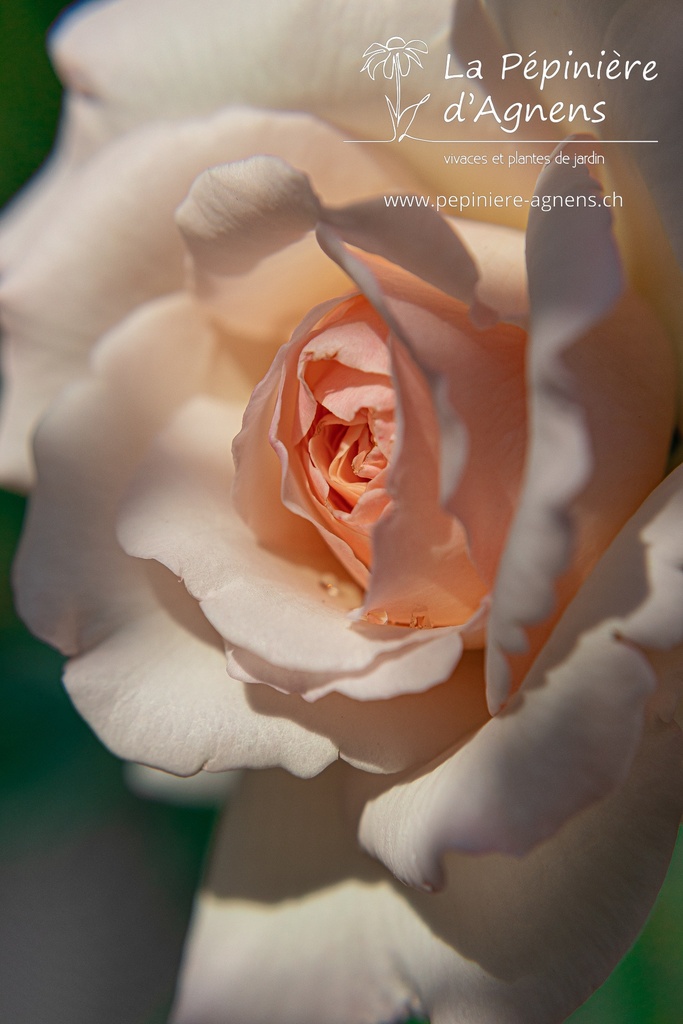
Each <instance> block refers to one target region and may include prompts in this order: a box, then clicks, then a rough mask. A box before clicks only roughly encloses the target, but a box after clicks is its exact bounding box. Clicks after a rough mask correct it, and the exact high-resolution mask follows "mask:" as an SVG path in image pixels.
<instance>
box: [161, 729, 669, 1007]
mask: <svg viewBox="0 0 683 1024" xmlns="http://www.w3.org/2000/svg"><path fill="white" fill-rule="evenodd" d="M682 758H683V744H682V743H681V738H680V734H679V733H678V730H676V729H675V728H662V729H654V730H653V732H652V733H651V734H650V735H649V736H648V738H647V741H646V743H645V744H644V746H643V749H642V751H641V754H640V756H639V758H638V761H637V762H636V765H635V766H634V770H633V772H632V773H631V776H630V777H629V779H628V781H627V782H626V784H625V786H624V787H623V789H621V790H620V791H619V792H618V793H617V794H615V796H614V797H612V798H611V799H610V800H609V801H606V802H603V803H602V804H600V805H598V806H597V807H595V808H594V809H591V810H590V811H588V812H586V813H584V814H582V815H579V816H577V817H576V818H575V819H574V820H573V821H572V822H571V823H570V824H569V825H568V826H567V827H566V828H565V829H563V830H562V831H561V832H560V833H559V834H558V835H557V836H556V837H555V838H554V839H553V840H551V841H550V842H548V843H546V844H544V845H543V846H541V847H539V849H538V850H536V851H535V852H534V853H532V854H529V855H527V856H526V857H523V858H521V859H519V858H515V857H506V856H495V857H471V856H467V855H452V856H451V857H450V858H449V861H448V885H447V887H446V888H445V889H444V891H443V892H442V893H439V894H436V895H433V894H429V895H428V894H423V893H416V892H411V891H410V890H408V889H406V888H405V887H403V886H400V885H397V884H396V883H395V881H394V880H392V879H391V878H390V877H389V876H387V875H385V874H383V873H382V872H381V870H380V869H378V867H377V866H373V864H372V863H371V862H369V861H368V860H367V859H365V858H363V857H360V856H359V855H358V851H357V849H356V848H355V846H354V844H353V842H352V838H351V836H352V830H351V828H350V826H349V825H348V824H347V818H346V812H345V805H344V789H345V788H346V787H347V786H348V785H353V782H352V778H351V777H350V776H352V773H349V772H348V771H343V770H342V771H340V770H339V768H333V769H331V770H330V771H328V772H326V773H325V774H324V775H322V776H320V777H319V778H318V779H316V780H314V781H312V782H310V781H309V782H306V783H299V782H297V781H295V780H292V779H289V778H287V777H285V776H283V775H281V774H275V773H270V774H264V773H259V774H258V775H250V776H249V777H248V778H247V780H246V786H245V788H244V790H243V791H242V793H241V794H240V795H239V796H238V799H237V803H236V804H235V805H233V806H232V808H231V809H230V810H229V811H228V813H227V815H226V817H225V820H224V822H223V825H222V828H221V832H220V834H219V838H218V841H217V844H216V847H215V849H214V856H213V862H212V864H211V867H210V871H209V874H208V878H207V880H206V882H205V884H204V887H203V890H202V892H201V894H200V896H199V898H198V901H197V904H196V908H195V915H194V920H193V923H192V926H191V930H190V935H189V940H188V945H187V948H186V952H185V958H184V964H183V969H182V972H181V978H180V985H179V991H178V996H177V999H176V1005H175V1010H174V1013H173V1015H172V1020H173V1022H174V1024H238V1022H239V1024H252V1022H253V1024H262V1022H263V1021H264V1020H275V1019H277V1020H278V1021H282V1022H283V1024H290V1022H291V1024H309V1022H310V1024H319V1022H320V1021H321V1020H325V1021H329V1022H330V1024H337V1022H338V1024H354V1022H357V1024H374V1022H375V1021H377V1020H396V1019H404V1018H405V1017H407V1016H408V1015H411V1014H412V1015H416V1016H423V1015H424V1016H427V1015H428V1016H429V1018H430V1019H431V1020H432V1021H433V1022H434V1024H459V1022H461V1021H463V1020H467V1021H473V1022H477V1024H478V1022H481V1024H487V1022H489V1021H491V1020H492V1019H495V1020H496V1021H500V1022H502V1024H517V1022H518V1021H520V1020H524V1021H525V1022H528V1024H560V1022H561V1021H563V1020H564V1019H565V1017H566V1016H567V1015H568V1014H569V1013H570V1012H571V1011H572V1010H573V1009H575V1008H576V1007H577V1006H578V1005H579V1004H580V1003H581V1002H582V1001H583V1000H584V999H586V998H587V996H588V995H589V994H590V993H591V991H592V990H593V989H594V988H596V987H597V985H599V984H600V983H601V982H602V981H603V980H604V979H605V977H606V976H607V974H608V973H609V972H610V971H611V970H612V968H613V967H614V965H615V964H616V963H617V962H618V960H619V959H620V957H621V956H623V954H624V952H625V951H626V949H627V947H628V946H629V945H630V943H631V942H632V941H633V939H634V938H635V935H636V934H637V932H638V930H639V929H640V928H641V927H642V924H643V922H644V919H645V917H646V915H647V913H648V912H649V909H650V907H651V905H652V903H653V901H654V899H655V896H656V894H657V891H658V889H659V886H660V885H661V881H662V878H663V875H664V872H665V871H666V867H667V864H668V861H669V858H670V856H671V851H672V849H673V844H674V840H675V836H676V831H677V826H678V818H679V815H680V811H681V805H682V803H683V798H682V790H683V786H682V783H683V772H682V767H681V764H682ZM264 963H267V964H268V970H267V971H264V970H263V964H264Z"/></svg>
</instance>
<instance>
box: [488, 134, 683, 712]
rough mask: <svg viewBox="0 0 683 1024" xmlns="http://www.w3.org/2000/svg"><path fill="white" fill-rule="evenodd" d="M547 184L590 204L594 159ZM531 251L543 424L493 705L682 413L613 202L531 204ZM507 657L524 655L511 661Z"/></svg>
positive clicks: (500, 637)
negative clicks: (625, 277)
mask: <svg viewBox="0 0 683 1024" xmlns="http://www.w3.org/2000/svg"><path fill="white" fill-rule="evenodd" d="M564 151H568V152H570V153H571V152H572V151H573V149H572V147H571V145H569V146H565V148H564V149H563V152H564ZM544 194H566V195H571V196H577V197H579V198H581V197H582V196H583V197H584V198H585V199H586V201H587V202H588V201H590V197H594V198H595V197H596V196H597V197H598V199H599V196H600V189H599V186H598V184H597V183H596V182H594V181H593V179H591V178H590V177H589V175H588V174H587V173H586V170H585V168H577V169H574V168H572V167H570V166H564V165H557V164H555V163H554V162H553V163H552V164H550V166H549V168H548V169H547V170H546V171H544V172H543V174H542V175H541V177H540V179H539V183H538V186H537V190H536V195H538V196H540V195H544ZM527 262H528V267H529V290H530V295H531V310H532V312H531V350H530V383H531V393H530V404H531V413H530V422H531V424H532V426H533V433H532V436H531V438H530V449H529V455H528V463H527V468H526V475H525V483H524V489H523V492H522V496H521V501H520V502H519V505H518V508H517V511H516V515H515V519H514V522H513V525H512V528H511V530H510V534H509V538H508V542H507V546H506V549H505V553H504V555H503V558H502V561H501V563H500V567H499V571H498V578H497V581H496V586H495V589H494V593H493V605H492V612H491V618H490V622H489V632H488V655H489V657H488V665H487V685H488V693H489V702H490V706H491V709H492V711H494V712H495V711H496V710H498V708H500V707H501V705H502V704H503V703H504V701H505V700H506V698H507V696H508V694H509V692H510V687H511V686H512V685H513V681H516V682H519V680H520V679H521V678H522V677H523V674H524V671H525V670H526V669H527V668H528V665H529V663H530V661H532V660H533V657H534V656H535V655H536V653H537V652H538V650H539V648H540V646H541V644H542V642H543V640H544V639H545V637H546V636H547V635H548V632H549V630H550V628H551V625H552V623H553V622H554V621H556V617H557V614H558V613H559V611H560V610H561V608H562V606H563V604H566V601H567V600H568V598H569V597H570V596H571V594H572V592H573V591H574V590H575V589H576V586H577V585H578V583H579V582H580V580H581V579H582V578H584V577H585V576H586V574H587V573H588V572H589V571H590V568H591V566H592V565H593V564H594V563H595V560H596V559H597V557H598V556H599V554H600V552H601V551H602V550H604V548H605V546H606V545H607V544H608V543H609V541H610V540H611V539H612V537H613V536H614V534H615V533H616V531H617V530H618V529H619V527H620V526H621V525H622V524H623V523H624V522H625V520H626V519H627V518H628V516H629V515H630V514H632V513H633V512H634V511H635V509H636V508H637V507H638V505H639V503H640V501H642V500H643V498H644V497H645V496H646V495H647V494H648V493H649V492H650V491H651V490H652V488H653V487H654V486H655V485H656V484H657V482H658V481H659V480H660V479H661V477H662V475H663V473H664V468H665V464H666V459H667V456H668V451H669V446H670V440H671V433H672V429H673V423H674V395H673V390H674V383H673V378H674V373H673V357H672V352H671V347H670V343H669V340H668V339H667V338H666V336H665V335H664V333H663V330H662V328H661V327H660V325H659V324H658V323H657V322H656V321H655V319H654V317H653V316H652V314H651V313H650V312H649V310H648V309H647V308H646V307H644V305H642V304H641V303H638V302H637V301H636V300H635V299H634V298H632V297H631V298H628V299H621V302H619V300H620V298H621V296H622V294H623V282H622V275H621V267H620V262H619V257H618V254H617V250H616V245H615V242H614V240H613V238H612V235H611V230H610V217H609V211H608V210H607V209H605V208H604V207H601V206H600V205H596V206H593V205H588V206H586V207H580V208H572V207H555V208H554V209H553V210H552V211H549V212H547V213H545V212H541V211H540V210H532V213H531V217H530V221H529V231H528V246H527ZM634 409H636V410H637V418H634V412H633V410H634ZM539 623H543V625H542V627H541V628H540V631H539V630H537V631H536V632H533V631H532V632H529V629H530V627H534V626H537V625H538V624H539ZM510 654H516V655H527V657H526V658H525V659H524V660H519V661H518V662H517V664H516V666H514V667H512V668H511V666H510V665H509V664H508V660H506V655H510Z"/></svg>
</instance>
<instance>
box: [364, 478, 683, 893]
mask: <svg viewBox="0 0 683 1024" xmlns="http://www.w3.org/2000/svg"><path fill="white" fill-rule="evenodd" d="M682 512H683V470H682V469H679V470H677V471H675V472H674V473H672V474H671V475H670V476H669V477H667V479H666V480H665V481H664V482H663V483H662V484H661V485H660V487H659V488H658V489H657V490H656V491H655V492H654V493H653V494H652V495H651V496H650V497H649V498H648V500H647V501H646V502H645V503H644V505H643V506H642V508H641V509H639V511H638V513H637V514H636V515H635V516H634V517H633V518H632V519H631V520H629V522H628V523H627V524H626V526H625V527H624V528H623V530H622V531H621V533H620V534H619V535H618V537H617V538H616V540H615V541H614V543H613V544H612V545H611V547H610V548H609V549H608V550H607V552H606V553H605V555H604V556H603V558H602V559H601V560H600V562H599V563H598V565H597V566H596V568H595V569H594V571H593V573H592V574H591V576H590V577H589V579H588V580H587V581H586V582H585V583H584V585H583V587H582V588H581V590H580V591H579V592H578V594H577V595H576V597H575V599H574V601H573V602H572V603H571V604H570V605H569V607H568V609H567V611H566V612H565V613H564V615H563V617H562V618H561V619H560V622H559V623H558V625H557V627H556V629H555V631H554V633H553V634H552V636H551V638H550V640H549V641H548V642H547V643H546V645H545V647H544V649H543V652H542V654H541V656H540V657H539V658H538V659H537V661H536V662H535V663H534V665H533V667H532V669H531V671H530V672H529V675H528V676H527V678H526V679H525V681H524V684H523V685H522V687H521V689H520V690H519V691H518V692H517V694H515V696H513V697H512V699H511V700H510V701H509V703H508V705H507V706H506V708H505V709H504V711H502V712H500V713H499V714H498V715H497V716H496V717H495V718H492V719H491V721H490V722H488V723H487V724H486V725H485V726H484V727H483V728H482V729H481V730H480V731H479V732H478V733H477V735H476V736H474V737H473V738H472V739H471V740H470V742H469V743H468V744H467V745H466V746H465V747H463V748H461V749H459V750H457V752H455V753H454V754H452V755H451V756H450V757H449V758H447V759H446V760H444V761H442V762H441V763H440V764H437V765H436V766H435V767H434V768H433V770H432V771H430V772H427V773H426V774H425V773H421V774H417V775H416V776H414V777H412V778H409V779H407V780H405V781H403V782H401V781H399V782H398V783H397V785H396V786H395V787H393V789H389V790H387V791H386V792H383V793H381V794H380V795H379V796H377V797H376V798H375V799H374V800H371V801H370V802H369V803H368V804H367V806H366V808H365V811H364V813H363V818H362V820H361V826H360V837H361V841H362V842H363V845H364V846H365V847H366V849H368V850H369V851H370V852H372V853H373V854H374V855H375V856H378V857H380V858H381V859H382V860H383V861H384V862H385V863H386V864H387V865H388V866H389V867H390V868H391V870H392V871H393V872H394V873H395V874H397V875H398V877H400V878H402V879H403V880H404V881H407V882H409V883H410V884H413V885H418V886H435V885H436V886H438V885H439V884H441V883H442V880H443V878H442V874H441V868H440V858H441V857H442V856H443V854H444V853H445V852H446V851H448V850H453V849H457V850H464V851H468V852H472V853H486V852H505V853H513V854H516V855H520V854H524V853H526V852H527V851H528V850H530V849H532V848H533V847H534V846H535V845H536V844H537V843H539V842H540V841H542V840H544V839H547V838H548V837H549V836H551V835H553V834H554V833H555V832H556V831H557V830H558V829H559V828H560V827H561V826H562V825H563V824H564V822H565V821H566V820H567V819H569V818H570V817H572V816H573V815H575V814H577V813H578V812H579V811H581V810H582V809H583V808H584V807H587V806H589V805H590V804H592V803H594V802H595V801H596V800H598V799H599V798H601V797H603V796H605V795H606V794H607V793H609V792H611V791H612V790H614V789H615V788H616V787H618V786H620V785H621V784H622V783H623V781H624V779H625V778H626V776H627V774H628V772H629V770H630V766H631V763H632V760H633V757H634V756H635V754H636V751H637V750H638V748H639V745H640V742H641V736H642V732H643V728H644V726H645V723H646V711H647V709H648V707H651V711H650V714H651V715H652V708H656V707H657V702H658V698H657V697H656V696H655V691H656V687H657V682H658V680H657V676H656V674H655V670H656V659H654V660H653V659H652V657H651V656H652V655H656V654H658V653H660V652H669V658H668V661H667V663H666V683H667V686H668V687H669V691H670V692H669V693H668V694H667V695H666V697H667V705H670V704H671V701H672V696H674V697H675V694H672V693H671V688H672V687H674V686H675V687H676V690H677V693H678V696H679V697H680V694H681V676H680V671H681V665H682V664H683V622H681V619H680V615H678V614H677V613H676V612H673V611H672V609H678V608H680V606H681V605H680V602H681V601H682V600H683V573H682V572H681V565H682V564H683V542H682V540H681V535H680V529H679V527H678V526H677V524H679V523H680V517H681V514H682ZM677 673H678V680H677V682H676V681H675V680H676V674H677ZM663 681H664V680H663ZM653 698H654V701H653ZM667 717H668V718H670V717H671V712H670V710H669V711H668V714H667ZM648 728H653V729H654V728H659V726H657V725H656V723H655V726H648Z"/></svg>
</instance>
